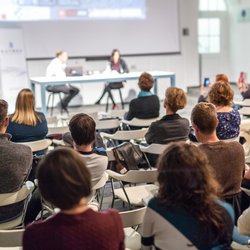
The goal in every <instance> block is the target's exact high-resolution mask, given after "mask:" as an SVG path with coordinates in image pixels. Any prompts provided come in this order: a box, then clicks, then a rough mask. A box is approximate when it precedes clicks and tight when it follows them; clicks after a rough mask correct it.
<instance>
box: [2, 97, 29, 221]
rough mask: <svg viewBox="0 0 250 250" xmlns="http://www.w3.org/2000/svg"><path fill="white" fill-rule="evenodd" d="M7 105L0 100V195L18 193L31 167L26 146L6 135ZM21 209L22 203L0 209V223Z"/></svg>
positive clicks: (7, 121) (9, 218)
mask: <svg viewBox="0 0 250 250" xmlns="http://www.w3.org/2000/svg"><path fill="white" fill-rule="evenodd" d="M7 112H8V103H7V102H6V101H4V100H2V99H0V194H4V193H12V192H16V191H18V190H19V189H20V188H21V187H22V185H23V184H24V182H25V181H26V180H27V178H28V175H29V173H30V170H31V166H32V158H33V156H32V151H31V149H30V148H29V147H28V146H25V145H21V144H17V143H13V142H11V141H10V139H11V135H10V134H7V133H6V129H7V126H8V123H9V118H8V116H7ZM22 209H23V203H18V204H14V205H9V206H5V207H0V222H3V221H8V220H11V219H12V218H13V217H15V216H16V215H17V214H19V213H20V211H22Z"/></svg>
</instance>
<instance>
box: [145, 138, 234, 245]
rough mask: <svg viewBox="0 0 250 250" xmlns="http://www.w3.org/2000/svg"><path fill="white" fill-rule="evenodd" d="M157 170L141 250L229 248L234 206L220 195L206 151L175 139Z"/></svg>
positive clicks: (162, 156)
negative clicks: (154, 195)
mask: <svg viewBox="0 0 250 250" xmlns="http://www.w3.org/2000/svg"><path fill="white" fill-rule="evenodd" d="M158 170H159V174H158V182H159V186H160V187H159V193H158V195H157V196H156V197H154V198H153V199H151V200H150V201H149V204H148V208H147V210H146V214H145V217H144V222H143V228H142V244H143V245H144V248H143V249H151V248H150V247H151V246H152V245H154V246H155V247H156V248H157V249H182V250H184V249H231V247H230V245H231V241H232V232H233V226H234V225H233V210H232V208H231V207H230V205H228V204H227V203H225V202H222V201H220V200H219V199H218V197H217V195H216V192H217V183H216V182H215V180H214V178H212V176H211V174H210V172H209V165H208V159H207V157H206V156H205V154H204V153H203V152H202V151H201V150H200V149H199V148H198V147H196V146H194V145H190V144H186V143H184V142H179V143H171V144H170V145H169V146H168V148H167V149H166V150H165V152H164V153H163V154H162V155H161V156H160V158H159V161H158ZM216 247H218V248H216Z"/></svg>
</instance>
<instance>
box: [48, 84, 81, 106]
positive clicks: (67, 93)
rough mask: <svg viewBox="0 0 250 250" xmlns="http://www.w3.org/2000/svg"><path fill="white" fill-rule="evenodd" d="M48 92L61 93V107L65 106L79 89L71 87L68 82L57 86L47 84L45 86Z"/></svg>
mask: <svg viewBox="0 0 250 250" xmlns="http://www.w3.org/2000/svg"><path fill="white" fill-rule="evenodd" d="M46 90H47V91H48V92H53V93H63V94H64V97H63V99H62V108H63V109H64V108H67V107H68V104H69V102H70V101H71V100H72V99H73V98H74V97H75V96H76V95H77V94H78V93H79V89H78V88H76V87H73V86H72V85H70V84H65V85H58V86H48V87H47V88H46Z"/></svg>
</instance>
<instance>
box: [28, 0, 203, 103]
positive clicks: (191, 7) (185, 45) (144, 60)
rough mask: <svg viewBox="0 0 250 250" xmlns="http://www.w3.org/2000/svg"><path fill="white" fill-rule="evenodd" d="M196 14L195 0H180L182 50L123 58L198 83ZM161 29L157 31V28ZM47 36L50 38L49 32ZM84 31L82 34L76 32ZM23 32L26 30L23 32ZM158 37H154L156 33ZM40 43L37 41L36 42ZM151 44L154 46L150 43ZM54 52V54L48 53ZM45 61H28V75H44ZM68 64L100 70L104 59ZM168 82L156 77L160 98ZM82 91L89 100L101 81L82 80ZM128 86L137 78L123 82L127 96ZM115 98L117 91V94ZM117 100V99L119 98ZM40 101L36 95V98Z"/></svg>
mask: <svg viewBox="0 0 250 250" xmlns="http://www.w3.org/2000/svg"><path fill="white" fill-rule="evenodd" d="M197 18H198V0H188V1H187V0H180V28H181V30H180V33H182V29H183V28H188V29H189V36H183V35H182V34H181V54H179V55H162V56H140V57H127V58H125V60H126V62H127V63H128V65H129V67H130V70H131V71H147V70H165V71H173V72H176V83H177V86H179V87H181V88H184V89H186V88H187V87H188V86H197V85H198V84H199V64H198V49H197V46H198V45H197ZM159 32H160V31H159ZM47 35H48V39H49V34H47ZM79 35H84V34H79ZM24 36H25V33H24ZM155 39H157V37H155ZM38 46H39V45H38ZM152 46H154V45H153V44H152ZM51 56H53V55H51ZM47 65H48V61H44V60H41V61H29V62H28V71H29V75H30V77H32V76H43V75H44V74H45V69H46V66H47ZM68 65H83V67H84V69H85V70H103V69H104V68H105V65H106V62H105V61H88V62H85V61H84V60H81V59H77V60H69V62H68ZM167 86H169V82H168V81H167V80H165V81H164V80H161V81H159V96H160V98H162V99H163V97H164V92H165V89H166V87H167ZM80 88H81V90H82V95H83V103H84V104H90V103H94V102H95V100H97V98H98V96H99V95H100V94H101V92H102V88H103V84H92V85H91V84H85V85H81V86H80ZM130 88H135V89H136V90H138V87H137V83H136V82H128V83H126V87H125V89H124V90H123V93H124V96H125V97H126V95H127V92H128V90H129V89H130ZM116 98H118V93H117V97H116ZM118 100H119V99H118ZM37 101H38V103H39V98H38V99H37Z"/></svg>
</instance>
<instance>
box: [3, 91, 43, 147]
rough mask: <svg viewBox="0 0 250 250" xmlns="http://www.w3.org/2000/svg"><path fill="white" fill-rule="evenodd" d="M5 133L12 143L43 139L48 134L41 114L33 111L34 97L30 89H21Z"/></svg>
mask: <svg viewBox="0 0 250 250" xmlns="http://www.w3.org/2000/svg"><path fill="white" fill-rule="evenodd" d="M7 133H9V134H11V135H12V137H11V141H13V142H28V141H37V140H41V139H44V138H45V136H46V135H47V133H48V126H47V121H46V118H45V116H44V114H43V113H41V112H37V111H35V97H34V94H33V92H32V91H31V90H30V89H22V90H21V91H20V92H19V93H18V96H17V99H16V108H15V112H14V113H13V114H11V115H10V116H9V125H8V128H7Z"/></svg>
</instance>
